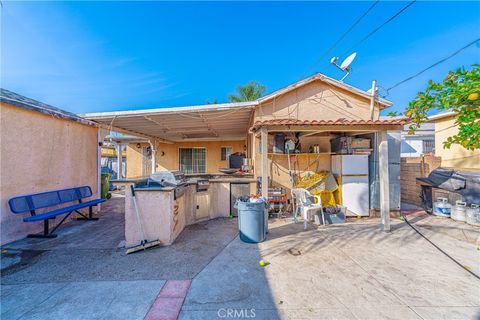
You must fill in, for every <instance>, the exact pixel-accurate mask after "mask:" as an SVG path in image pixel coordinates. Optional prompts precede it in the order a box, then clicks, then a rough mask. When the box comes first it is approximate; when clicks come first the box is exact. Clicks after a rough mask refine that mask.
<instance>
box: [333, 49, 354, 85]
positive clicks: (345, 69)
mask: <svg viewBox="0 0 480 320" xmlns="http://www.w3.org/2000/svg"><path fill="white" fill-rule="evenodd" d="M356 56H357V53H356V52H354V53H352V54H351V55H349V56H348V57H347V58H346V59H345V60H343V62H342V64H341V65H338V64H337V61H338V59H339V58H338V57H333V58H332V59H330V63H331V64H333V65H334V66H336V67H337V68H338V69H340V70H342V72H346V73H345V75H344V76H343V78H342V79H341V80H340V81H342V82H343V80H345V78H347V77H348V75H349V74H350V71H351V70H352V68H350V65H351V64H352V62H353V60H354V59H355V57H356Z"/></svg>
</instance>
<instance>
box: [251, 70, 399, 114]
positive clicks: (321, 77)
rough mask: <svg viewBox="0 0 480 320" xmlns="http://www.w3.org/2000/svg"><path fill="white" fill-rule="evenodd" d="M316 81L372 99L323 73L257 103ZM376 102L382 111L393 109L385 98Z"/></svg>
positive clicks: (364, 92)
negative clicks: (388, 108)
mask: <svg viewBox="0 0 480 320" xmlns="http://www.w3.org/2000/svg"><path fill="white" fill-rule="evenodd" d="M314 81H322V82H325V83H328V84H330V85H332V86H335V87H337V88H341V89H344V90H347V91H350V92H352V93H354V94H357V95H359V96H362V97H364V98H367V99H370V98H371V96H370V93H368V92H367V91H363V90H360V89H358V88H356V87H353V86H351V85H349V84H346V83H344V82H341V81H339V80H336V79H333V78H330V77H328V76H326V75H324V74H323V73H315V74H314V75H312V76H310V77H308V78H305V79H302V80H300V81H297V82H295V83H293V84H291V85H289V86H286V87H284V88H282V89H279V90H276V91H274V92H272V93H270V94H268V95H266V96H263V97H261V98H260V99H258V100H257V101H258V102H259V103H262V102H265V101H268V100H270V99H273V98H276V97H278V96H281V95H283V94H285V93H287V92H290V91H292V90H295V89H296V88H299V87H301V86H304V85H306V84H308V83H311V82H314ZM376 101H377V102H378V103H379V104H380V105H381V106H383V108H381V109H384V108H387V107H391V106H392V105H393V102H391V101H389V100H386V99H383V98H376Z"/></svg>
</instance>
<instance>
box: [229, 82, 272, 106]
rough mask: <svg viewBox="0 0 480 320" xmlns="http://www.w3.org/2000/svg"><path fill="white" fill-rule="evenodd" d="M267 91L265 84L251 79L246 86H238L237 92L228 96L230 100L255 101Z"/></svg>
mask: <svg viewBox="0 0 480 320" xmlns="http://www.w3.org/2000/svg"><path fill="white" fill-rule="evenodd" d="M264 92H265V86H263V85H261V84H259V83H258V82H256V81H250V82H249V83H247V84H246V85H244V86H237V93H236V94H232V95H229V96H228V101H229V102H246V101H254V100H257V99H258V98H260V97H261V96H262V94H263V93H264Z"/></svg>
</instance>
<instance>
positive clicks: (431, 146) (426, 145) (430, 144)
mask: <svg viewBox="0 0 480 320" xmlns="http://www.w3.org/2000/svg"><path fill="white" fill-rule="evenodd" d="M423 153H424V154H429V153H435V140H423Z"/></svg>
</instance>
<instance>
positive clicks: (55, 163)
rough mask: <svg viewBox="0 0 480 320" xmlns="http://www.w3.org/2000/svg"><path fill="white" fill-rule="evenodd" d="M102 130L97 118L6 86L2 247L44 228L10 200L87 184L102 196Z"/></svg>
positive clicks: (0, 99) (1, 131)
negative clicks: (14, 207)
mask: <svg viewBox="0 0 480 320" xmlns="http://www.w3.org/2000/svg"><path fill="white" fill-rule="evenodd" d="M102 132H103V130H100V129H99V127H98V124H97V123H95V122H92V121H90V120H86V119H83V118H81V117H79V116H77V115H75V114H72V113H69V112H66V111H63V110H60V109H58V108H55V107H52V106H49V105H46V104H44V103H41V102H38V101H35V100H32V99H29V98H26V97H24V96H21V95H18V94H16V93H13V92H11V91H8V90H4V89H1V92H0V140H1V142H2V143H1V150H0V153H1V161H0V176H1V181H0V194H1V199H0V219H1V225H0V227H1V232H0V233H1V239H0V243H1V244H2V245H3V244H5V243H8V242H11V241H14V240H18V239H21V238H24V237H25V236H26V235H27V234H29V233H37V232H40V231H41V230H42V224H41V223H25V222H23V221H22V218H23V216H24V215H22V214H19V215H16V214H13V213H12V212H11V211H10V208H9V206H8V200H9V199H10V198H12V197H14V196H19V195H23V194H31V193H40V192H46V191H50V190H58V189H65V188H71V187H79V186H86V185H88V186H90V187H91V188H92V192H93V194H94V197H98V196H99V183H100V179H99V169H100V146H99V142H100V141H103V136H102ZM106 132H107V131H105V132H104V133H106Z"/></svg>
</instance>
